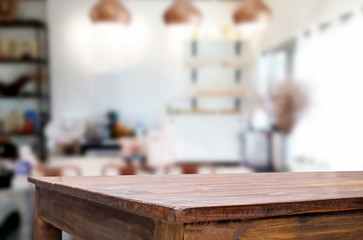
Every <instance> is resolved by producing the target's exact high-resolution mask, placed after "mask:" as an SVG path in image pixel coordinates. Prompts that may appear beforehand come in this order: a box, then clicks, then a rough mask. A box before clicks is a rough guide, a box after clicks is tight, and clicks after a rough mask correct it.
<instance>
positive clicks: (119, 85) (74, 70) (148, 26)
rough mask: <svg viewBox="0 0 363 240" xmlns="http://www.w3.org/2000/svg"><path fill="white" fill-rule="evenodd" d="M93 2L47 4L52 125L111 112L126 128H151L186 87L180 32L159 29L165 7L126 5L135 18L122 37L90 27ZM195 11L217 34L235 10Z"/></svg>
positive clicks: (210, 7) (204, 6)
mask: <svg viewBox="0 0 363 240" xmlns="http://www.w3.org/2000/svg"><path fill="white" fill-rule="evenodd" d="M96 2H97V1H96V0H72V1H59V0H48V16H49V25H50V31H51V32H50V40H51V57H52V59H51V77H52V90H53V93H52V94H53V96H52V98H53V117H54V118H55V119H64V118H74V117H77V118H87V117H93V116H95V115H98V114H104V113H105V112H106V111H108V110H110V109H112V110H117V111H119V112H120V113H121V116H122V120H123V121H125V122H126V123H129V124H134V123H135V122H136V121H140V120H142V121H143V122H144V124H145V125H148V126H150V125H151V126H152V125H155V124H157V123H158V122H159V121H160V119H161V117H162V115H163V113H164V112H165V108H166V104H167V103H168V102H170V101H171V100H173V99H174V98H176V97H177V96H178V94H179V90H180V89H179V87H178V86H179V85H180V83H181V81H183V80H185V79H182V74H181V73H182V58H183V53H182V50H181V49H182V44H181V43H180V36H178V35H179V34H180V31H175V30H172V29H170V28H167V27H166V26H165V25H164V23H163V21H162V14H163V12H164V11H165V9H166V8H167V7H168V6H169V4H170V3H171V1H145V0H144V1H141V0H133V1H125V5H126V6H127V7H128V9H129V10H130V12H131V13H132V17H133V19H132V23H131V25H130V26H129V27H128V28H126V29H125V28H123V27H121V26H117V25H113V26H112V25H108V26H105V25H102V26H101V25H93V24H92V23H91V21H90V18H89V15H88V14H89V11H90V9H91V8H92V6H94V5H95V3H96ZM196 4H197V6H198V7H199V9H201V10H202V13H203V16H204V23H205V24H206V27H215V26H218V27H220V26H223V25H225V24H230V23H231V14H232V12H233V10H234V9H235V5H236V4H237V3H236V2H227V3H217V2H209V3H206V2H203V1H197V2H196ZM221 13H223V14H221ZM145 121H146V122H145Z"/></svg>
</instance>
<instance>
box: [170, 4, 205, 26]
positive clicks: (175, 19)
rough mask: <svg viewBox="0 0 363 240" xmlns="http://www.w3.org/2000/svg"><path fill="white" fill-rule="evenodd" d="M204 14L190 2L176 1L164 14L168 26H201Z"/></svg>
mask: <svg viewBox="0 0 363 240" xmlns="http://www.w3.org/2000/svg"><path fill="white" fill-rule="evenodd" d="M201 20H202V14H201V13H200V12H199V10H198V9H197V8H196V7H195V6H194V5H193V4H192V3H191V2H190V0H175V1H174V3H173V4H172V5H171V6H170V7H169V8H168V10H166V12H165V13H164V21H165V23H166V24H168V25H170V24H199V23H200V22H201Z"/></svg>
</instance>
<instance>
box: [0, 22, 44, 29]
mask: <svg viewBox="0 0 363 240" xmlns="http://www.w3.org/2000/svg"><path fill="white" fill-rule="evenodd" d="M0 28H39V29H46V28H47V27H46V25H45V23H44V22H41V21H39V20H9V21H0Z"/></svg>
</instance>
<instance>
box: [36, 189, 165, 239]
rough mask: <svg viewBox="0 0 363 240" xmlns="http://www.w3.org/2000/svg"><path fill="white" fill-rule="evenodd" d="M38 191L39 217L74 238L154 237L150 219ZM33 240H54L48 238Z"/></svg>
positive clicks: (152, 223)
mask: <svg viewBox="0 0 363 240" xmlns="http://www.w3.org/2000/svg"><path fill="white" fill-rule="evenodd" d="M37 192H38V195H39V201H38V215H39V217H40V218H41V219H43V220H44V221H46V222H48V223H50V224H52V225H54V226H56V227H57V228H59V229H62V230H64V231H65V232H67V233H69V234H70V235H72V236H73V237H75V238H76V239H79V240H83V239H84V240H100V239H102V240H115V239H125V240H126V239H127V240H149V239H153V236H154V235H155V223H154V220H152V219H149V218H145V217H141V216H137V215H135V214H131V213H128V212H123V211H121V210H118V209H114V208H111V207H108V206H102V205H100V204H97V203H93V202H90V201H87V200H83V199H78V198H75V197H72V196H68V195H65V194H62V193H58V192H54V191H50V190H46V189H37ZM35 239H37V240H38V239H47V240H49V239H52V240H53V238H51V236H50V235H49V236H48V238H35ZM54 239H55V238H54ZM161 240H163V239H162V238H161Z"/></svg>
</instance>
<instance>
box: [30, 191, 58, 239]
mask: <svg viewBox="0 0 363 240" xmlns="http://www.w3.org/2000/svg"><path fill="white" fill-rule="evenodd" d="M38 189H39V188H36V191H35V199H34V219H33V239H34V240H48V239H52V240H61V239H62V231H61V230H59V229H58V228H56V227H54V226H52V225H51V224H49V223H48V222H46V221H44V220H43V219H41V218H40V216H39V208H38V207H39V205H40V200H39V192H38Z"/></svg>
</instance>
